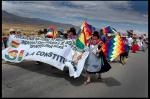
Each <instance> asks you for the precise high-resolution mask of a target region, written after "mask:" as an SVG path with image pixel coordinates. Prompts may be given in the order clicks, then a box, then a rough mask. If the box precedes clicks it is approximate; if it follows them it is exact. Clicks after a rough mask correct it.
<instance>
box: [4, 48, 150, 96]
mask: <svg viewBox="0 0 150 99" xmlns="http://www.w3.org/2000/svg"><path fill="white" fill-rule="evenodd" d="M111 66H112V69H111V70H110V71H109V72H107V73H104V74H102V77H103V81H100V80H97V79H96V78H95V76H94V75H92V81H93V82H92V83H91V84H89V85H84V84H83V83H84V80H85V78H84V76H85V75H84V73H82V75H81V76H80V77H79V78H77V79H74V78H70V77H69V75H68V73H65V72H63V71H61V70H58V69H55V68H51V67H52V66H50V65H47V64H42V65H36V64H35V62H33V61H28V62H25V61H24V62H22V63H18V64H16V63H2V97H148V50H147V51H146V52H145V53H144V52H137V53H135V54H134V53H131V54H130V56H129V59H128V61H127V64H126V65H122V64H120V63H118V62H113V63H111Z"/></svg>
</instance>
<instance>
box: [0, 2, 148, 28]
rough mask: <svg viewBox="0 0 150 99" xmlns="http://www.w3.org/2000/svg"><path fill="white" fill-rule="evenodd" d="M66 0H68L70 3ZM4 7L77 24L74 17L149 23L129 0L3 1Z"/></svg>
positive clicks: (16, 12)
mask: <svg viewBox="0 0 150 99" xmlns="http://www.w3.org/2000/svg"><path fill="white" fill-rule="evenodd" d="M64 2H65V3H67V2H68V3H67V4H68V5H65V4H64ZM61 4H62V5H61ZM63 4H64V5H63ZM69 5H70V7H69ZM119 8H124V10H120V9H119ZM2 9H3V10H6V11H8V12H12V13H14V14H18V15H21V16H27V17H40V18H42V15H43V17H44V18H46V17H47V19H48V18H49V17H57V18H64V20H65V19H66V20H65V22H67V23H71V24H75V25H80V24H81V22H80V20H78V19H75V18H74V17H83V18H85V17H87V18H91V19H96V20H99V21H101V20H106V21H112V22H131V23H138V24H148V17H147V15H141V14H140V13H139V12H135V11H133V10H132V8H131V5H130V3H129V1H57V2H56V1H24V2H22V1H20V2H19V1H2ZM48 16H49V17H48Z"/></svg>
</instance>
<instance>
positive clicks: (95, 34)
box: [92, 31, 100, 39]
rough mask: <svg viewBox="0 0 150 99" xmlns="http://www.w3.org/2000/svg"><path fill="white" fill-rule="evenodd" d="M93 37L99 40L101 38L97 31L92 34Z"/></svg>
mask: <svg viewBox="0 0 150 99" xmlns="http://www.w3.org/2000/svg"><path fill="white" fill-rule="evenodd" d="M92 35H93V36H96V37H97V38H98V39H99V38H100V37H99V33H98V32H97V31H94V33H93V34H92Z"/></svg>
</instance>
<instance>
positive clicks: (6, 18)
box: [2, 10, 79, 30]
mask: <svg viewBox="0 0 150 99" xmlns="http://www.w3.org/2000/svg"><path fill="white" fill-rule="evenodd" d="M2 23H11V24H29V25H50V24H51V25H53V26H55V27H61V28H67V29H68V28H70V27H75V28H76V29H77V30H78V29H79V27H77V26H74V25H72V24H63V23H57V22H52V21H47V20H43V19H39V18H27V17H22V16H18V15H14V14H12V13H8V12H6V11H4V10H3V11H2Z"/></svg>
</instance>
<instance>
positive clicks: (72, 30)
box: [69, 27, 76, 35]
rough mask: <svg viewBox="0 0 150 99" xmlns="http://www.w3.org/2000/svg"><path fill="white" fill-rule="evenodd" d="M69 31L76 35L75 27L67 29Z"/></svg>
mask: <svg viewBox="0 0 150 99" xmlns="http://www.w3.org/2000/svg"><path fill="white" fill-rule="evenodd" d="M69 32H72V33H73V35H76V29H75V28H74V27H71V28H70V30H69Z"/></svg>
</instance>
